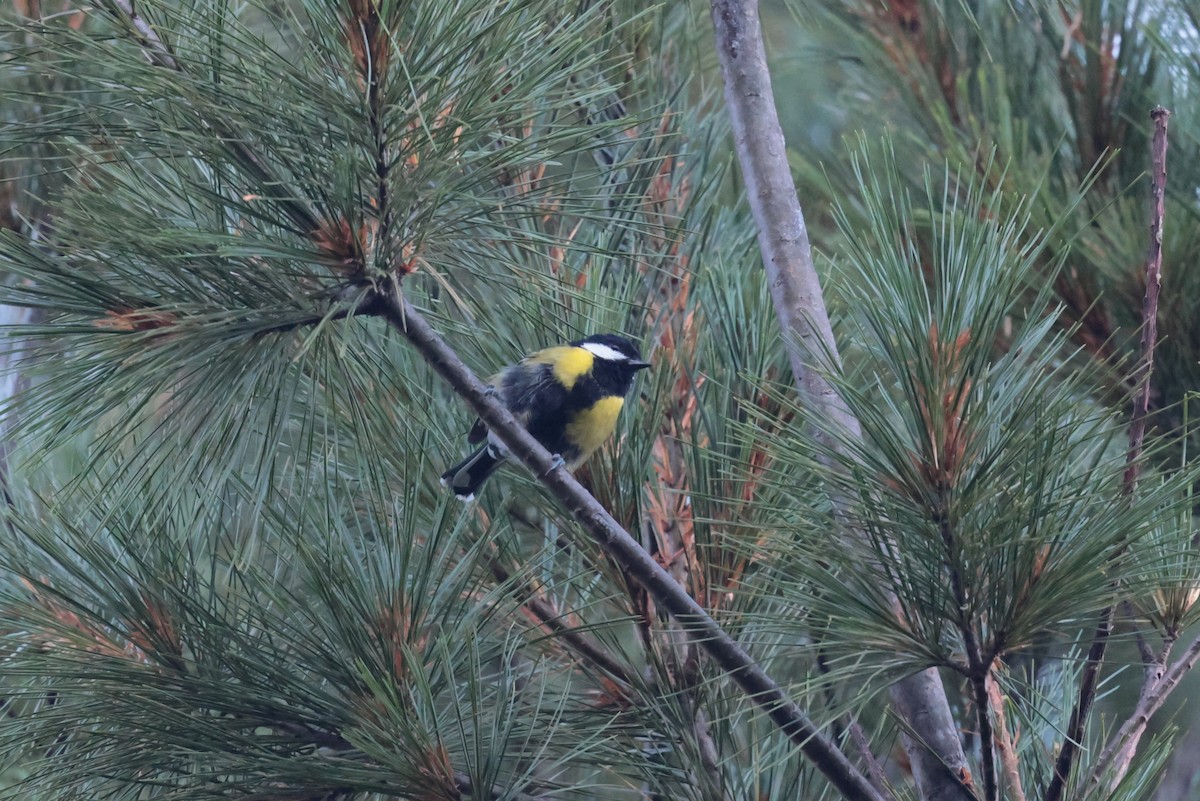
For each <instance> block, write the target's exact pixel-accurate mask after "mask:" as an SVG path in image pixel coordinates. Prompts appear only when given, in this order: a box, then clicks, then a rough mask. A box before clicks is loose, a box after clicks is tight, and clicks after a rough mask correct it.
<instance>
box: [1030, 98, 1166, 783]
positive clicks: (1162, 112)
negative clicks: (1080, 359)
mask: <svg viewBox="0 0 1200 801" xmlns="http://www.w3.org/2000/svg"><path fill="white" fill-rule="evenodd" d="M1170 116H1171V112H1169V111H1167V110H1166V109H1165V108H1163V107H1162V106H1157V107H1156V108H1155V109H1154V110H1153V111H1151V112H1150V117H1151V119H1153V120H1154V139H1153V141H1152V144H1151V160H1152V162H1153V169H1152V172H1151V175H1150V187H1151V193H1152V196H1153V202H1154V209H1153V212H1152V215H1151V218H1150V249H1149V252H1148V253H1147V256H1146V295H1145V297H1144V298H1143V300H1142V341H1141V356H1140V358H1139V359H1138V364H1137V369H1136V370H1135V371H1134V379H1135V381H1136V385H1137V387H1138V391H1137V395H1135V396H1134V400H1133V415H1132V417H1131V418H1130V422H1129V451H1128V456H1127V458H1126V463H1125V464H1126V467H1125V484H1124V487H1123V490H1124V492H1125V494H1126V495H1127V496H1128V497H1129V499H1130V502H1131V503H1132V502H1133V496H1134V494H1135V493H1136V491H1137V481H1138V474H1139V473H1140V471H1141V463H1142V440H1143V438H1144V437H1145V435H1146V418H1147V417H1148V416H1149V413H1150V390H1151V386H1150V376H1151V374H1152V373H1153V372H1154V346H1155V344H1156V340H1157V339H1158V293H1159V289H1160V288H1161V285H1162V226H1163V217H1164V215H1165V208H1164V201H1165V198H1166V185H1167V120H1168V119H1169V118H1170ZM1113 612H1114V609H1113V607H1111V606H1110V607H1109V608H1107V609H1105V610H1104V611H1102V612H1101V613H1100V621H1099V623H1098V624H1097V626H1096V632H1095V634H1093V635H1092V646H1091V648H1090V649H1089V650H1088V656H1087V662H1086V663H1085V664H1084V666H1083V678H1082V680H1081V681H1080V685H1079V699H1078V700H1077V701H1076V702H1075V708H1074V709H1072V710H1071V718H1070V721H1069V722H1068V724H1067V731H1066V736H1065V737H1064V739H1063V744H1062V750H1060V751H1059V752H1058V760H1057V761H1056V762H1055V764H1054V776H1053V777H1051V779H1050V784H1049V785H1048V786H1047V788H1046V796H1045V801H1059V799H1060V798H1062V795H1063V790H1064V789H1065V788H1066V784H1067V779H1069V778H1070V776H1071V768H1072V766H1073V764H1074V761H1075V756H1076V754H1077V753H1078V752H1079V745H1080V743H1081V742H1082V738H1083V727H1084V724H1085V723H1086V722H1087V716H1088V712H1089V711H1090V710H1091V707H1092V702H1093V701H1094V700H1095V697H1096V688H1097V686H1098V685H1099V675H1100V664H1101V662H1103V660H1104V652H1105V650H1106V648H1107V646H1108V640H1109V637H1110V635H1111V634H1112V625H1113Z"/></svg>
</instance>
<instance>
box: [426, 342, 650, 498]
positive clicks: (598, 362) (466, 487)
mask: <svg viewBox="0 0 1200 801" xmlns="http://www.w3.org/2000/svg"><path fill="white" fill-rule="evenodd" d="M649 366H650V363H649V362H645V361H642V355H641V354H640V353H639V352H638V349H637V347H636V346H635V345H634V344H633V343H632V342H630V341H629V340H628V339H625V338H624V337H619V336H616V335H615V334H593V335H592V336H590V337H584V338H583V339H580V340H577V341H575V342H572V343H571V344H570V345H559V346H556V347H552V348H546V349H544V350H539V351H537V352H536V353H531V354H530V355H528V356H526V357H525V358H524V359H522V360H521V361H520V362H518V363H516V364H513V365H509V366H508V367H505V368H504V369H503V370H501V371H500V372H499V373H498V374H497V375H496V376H494V377H493V378H492V380H491V382H490V383H491V385H492V387H493V388H494V389H495V391H496V394H497V396H498V397H499V399H500V401H501V402H502V403H503V404H504V405H505V406H507V407H508V410H509V411H510V412H512V413H513V416H514V417H516V418H517V420H519V421H520V422H521V424H522V425H524V426H525V428H526V429H528V430H529V433H530V434H532V435H533V436H534V439H536V440H537V441H538V442H540V443H542V445H543V447H545V448H546V450H548V451H550V452H551V453H555V454H558V455H559V456H560V457H562V460H563V461H564V462H565V463H566V466H567V467H568V469H571V470H574V469H575V468H576V467H578V466H579V465H581V464H583V462H584V461H586V460H587V458H588V457H589V456H591V455H592V453H593V452H594V451H595V450H596V449H597V448H599V447H600V445H601V443H603V442H604V440H606V439H608V437H609V436H610V435H611V434H612V432H613V429H614V428H616V425H617V415H618V414H619V413H620V411H621V407H622V406H623V405H624V404H625V396H626V395H627V394H629V389H630V387H632V386H633V379H634V377H635V376H636V375H637V372H638V370H644V369H645V368H647V367H649ZM467 441H468V442H470V443H471V444H476V443H483V444H481V445H480V446H479V448H478V449H477V450H476V451H475V452H474V453H472V454H471V455H470V456H468V457H467V458H466V459H463V460H462V461H461V462H459V463H458V464H456V465H455V466H454V467H451V468H450V469H449V470H447V471H446V472H445V473H443V474H442V485H443V486H446V487H449V488H450V489H452V490H453V491H454V494H455V495H457V496H458V498H459V500H462V501H469V500H471V499H473V498H474V497H475V493H476V492H477V491H478V490H479V487H480V486H481V485H482V484H483V482H484V481H485V480H486V479H487V477H488V476H490V475H491V474H492V473H493V472H495V470H496V468H497V467H499V466H500V465H501V464H503V463H504V460H505V459H507V458H508V452H507V451H506V450H505V448H504V445H503V444H502V443H501V442H500V441H499V440H498V439H496V438H494V437H492V436H490V435H489V432H488V430H487V426H485V425H484V424H483V421H481V420H476V421H475V425H474V426H472V427H471V433H470V434H469V435H468V437H467Z"/></svg>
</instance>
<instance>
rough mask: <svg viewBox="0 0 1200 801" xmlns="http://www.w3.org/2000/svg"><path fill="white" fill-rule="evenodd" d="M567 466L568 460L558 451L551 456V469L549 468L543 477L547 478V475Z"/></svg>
mask: <svg viewBox="0 0 1200 801" xmlns="http://www.w3.org/2000/svg"><path fill="white" fill-rule="evenodd" d="M566 466H567V460H566V459H564V458H562V454H561V453H556V454H554V455H553V456H552V457H551V458H550V469H549V470H547V471H546V472H545V473H543V474H542V477H543V478H545V477H546V476H548V475H550V474H551V473H553V472H554V471H555V470H557V469H558V468H560V467H566Z"/></svg>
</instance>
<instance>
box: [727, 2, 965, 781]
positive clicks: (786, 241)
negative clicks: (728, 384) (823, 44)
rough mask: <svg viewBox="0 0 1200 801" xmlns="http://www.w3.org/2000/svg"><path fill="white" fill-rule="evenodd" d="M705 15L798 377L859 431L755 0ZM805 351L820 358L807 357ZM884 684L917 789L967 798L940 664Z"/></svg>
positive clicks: (814, 399)
mask: <svg viewBox="0 0 1200 801" xmlns="http://www.w3.org/2000/svg"><path fill="white" fill-rule="evenodd" d="M712 20H713V28H714V30H715V34H716V47H717V56H718V58H719V59H720V61H721V72H722V74H723V76H724V79H725V101H726V105H727V107H728V109H729V116H730V118H731V119H732V122H733V132H734V140H735V144H736V148H737V152H738V160H739V162H740V164H741V167H742V176H743V180H744V181H745V184H746V194H747V196H748V198H749V201H750V209H751V211H752V213H753V215H754V219H755V222H756V223H757V225H758V242H759V247H760V249H761V251H762V258H763V267H764V268H765V270H766V273H767V279H768V284H769V286H770V290H771V300H772V302H773V304H774V307H775V314H776V316H777V317H778V319H779V324H780V327H781V329H782V331H783V339H784V345H785V347H786V348H787V353H788V359H789V361H790V362H791V367H792V371H793V373H794V375H795V377H796V384H797V386H798V388H799V390H800V393H801V395H802V396H803V397H804V399H805V402H806V403H808V404H811V405H812V407H813V408H815V409H817V410H819V411H820V412H821V414H822V415H823V416H824V417H826V418H827V419H829V420H830V421H832V422H833V423H834V424H835V426H837V427H840V428H841V429H842V430H843V431H844V432H845V433H846V435H847V436H853V437H857V436H859V435H860V431H861V430H860V427H859V424H858V420H856V419H855V417H854V415H853V414H851V413H850V411H849V409H847V407H846V405H845V402H844V401H843V400H842V398H841V397H840V396H839V395H838V393H837V390H836V389H835V388H834V387H833V386H832V385H831V384H830V382H829V381H828V380H827V379H826V377H825V376H824V375H822V374H821V372H820V371H818V370H811V369H809V367H808V365H809V363H810V362H812V361H816V362H818V363H819V362H820V361H821V360H822V357H825V358H830V357H831V358H832V361H833V362H834V363H836V362H837V358H838V355H837V344H836V342H835V341H834V338H833V328H832V326H830V324H829V314H828V312H827V310H826V308H825V302H824V299H823V296H822V293H821V284H820V280H819V278H818V276H817V271H816V268H815V266H814V265H813V260H812V249H811V247H810V246H809V241H808V231H807V229H806V228H805V226H804V215H803V212H802V211H801V209H800V201H799V198H798V197H797V196H796V187H795V184H794V183H793V181H792V173H791V168H790V167H789V166H788V161H787V145H786V143H785V142H784V139H783V129H782V128H781V127H780V124H779V114H778V112H777V111H776V109H775V99H774V95H773V94H772V90H771V75H770V71H769V70H768V68H767V57H766V50H765V48H764V46H763V39H762V26H761V25H760V23H759V19H758V3H757V0H712ZM810 354H815V355H816V356H817V357H818V358H817V359H815V360H814V359H810V358H809V355H810ZM813 436H815V437H821V438H822V439H824V440H826V444H829V443H828V439H829V435H828V434H827V433H824V432H813ZM889 694H890V697H891V700H892V704H893V706H894V707H895V709H896V711H897V713H898V714H899V715H900V716H901V717H902V718H903V719H904V720H905V721H907V723H908V724H909V725H910V726H911V727H912V729H913V731H915V732H917V733H918V735H919V736H918V737H910V736H908V735H905V737H904V741H905V750H906V751H907V752H908V756H909V760H910V762H911V763H912V768H913V776H914V777H915V778H916V782H917V786H918V788H919V790H920V792H921V796H922V798H924V799H926V801H964V800H965V799H970V798H972V794H971V793H970V792H969V791H968V790H967V789H966V783H967V782H969V779H970V771H969V770H968V769H967V758H966V754H964V753H963V748H962V742H961V740H960V739H959V736H958V727H957V725H956V724H955V721H954V716H953V715H951V713H950V704H949V702H948V701H947V700H946V691H945V688H944V687H943V686H942V681H941V677H940V676H939V675H938V673H937V671H936V670H935V669H934V668H929V669H927V670H924V671H922V672H920V673H917V674H914V675H912V676H909V677H908V678H905V679H902V680H901V681H899V682H897V683H895V684H893V685H892V686H891V688H890V689H889Z"/></svg>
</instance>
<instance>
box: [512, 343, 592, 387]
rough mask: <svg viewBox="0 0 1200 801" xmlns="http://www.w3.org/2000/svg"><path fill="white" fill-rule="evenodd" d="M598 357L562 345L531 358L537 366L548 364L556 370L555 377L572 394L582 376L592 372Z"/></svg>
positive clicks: (541, 351)
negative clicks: (572, 389)
mask: <svg viewBox="0 0 1200 801" xmlns="http://www.w3.org/2000/svg"><path fill="white" fill-rule="evenodd" d="M595 360H596V357H595V355H594V354H593V353H592V352H591V351H590V350H584V349H583V348H576V347H572V346H570V345H562V346H559V347H555V348H546V349H545V350H540V351H538V352H537V353H535V354H533V355H532V356H530V357H529V361H531V362H533V363H535V364H548V365H550V366H551V368H552V369H553V370H554V377H555V378H556V379H558V382H559V383H560V384H562V385H563V386H564V387H566V389H567V391H568V392H570V391H571V388H572V387H574V386H575V382H576V381H578V380H579V378H580V376H584V375H587V374H588V373H589V372H591V370H592V364H593V363H594V362H595Z"/></svg>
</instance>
